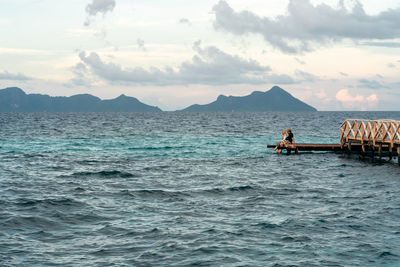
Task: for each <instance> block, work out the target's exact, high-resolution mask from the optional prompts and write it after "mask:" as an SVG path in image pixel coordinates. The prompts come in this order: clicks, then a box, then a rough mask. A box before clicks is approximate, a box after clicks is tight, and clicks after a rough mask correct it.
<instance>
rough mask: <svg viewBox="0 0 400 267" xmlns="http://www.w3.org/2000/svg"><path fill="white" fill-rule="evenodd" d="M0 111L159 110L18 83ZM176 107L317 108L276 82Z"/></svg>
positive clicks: (0, 94)
mask: <svg viewBox="0 0 400 267" xmlns="http://www.w3.org/2000/svg"><path fill="white" fill-rule="evenodd" d="M0 111H7V112H9V111H28V112H29V111H36V112H38V111H59V112H75V111H77V112H90V111H94V112H96V111H99V112H107V111H125V112H160V111H162V110H161V109H159V108H158V107H155V106H150V105H146V104H144V103H142V102H140V101H139V100H138V99H136V98H134V97H129V96H126V95H120V96H119V97H117V98H114V99H109V100H101V99H100V98H98V97H96V96H93V95H90V94H80V95H74V96H70V97H66V96H56V97H53V96H49V95H42V94H26V93H25V92H24V91H23V90H22V89H20V88H18V87H9V88H5V89H2V90H0ZM179 111H184V112H207V111H228V112H231V111H316V109H315V108H313V107H312V106H310V105H308V104H306V103H304V102H302V101H300V100H299V99H297V98H295V97H293V96H292V95H291V94H289V93H288V92H286V91H285V90H283V89H282V88H280V87H279V86H274V87H272V88H271V89H270V90H269V91H267V92H259V91H255V92H253V93H251V94H250V95H247V96H224V95H220V96H219V97H218V98H217V100H216V101H214V102H212V103H210V104H206V105H198V104H195V105H191V106H189V107H187V108H185V109H183V110H179Z"/></svg>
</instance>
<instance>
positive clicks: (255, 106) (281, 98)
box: [182, 86, 317, 112]
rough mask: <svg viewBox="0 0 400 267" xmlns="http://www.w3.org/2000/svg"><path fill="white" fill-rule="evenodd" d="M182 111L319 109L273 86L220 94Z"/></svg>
mask: <svg viewBox="0 0 400 267" xmlns="http://www.w3.org/2000/svg"><path fill="white" fill-rule="evenodd" d="M182 111H192V112H203V111H317V110H316V109H315V108H313V107H312V106H310V105H308V104H306V103H304V102H302V101H300V100H299V99H297V98H295V97H293V96H292V95H291V94H289V93H288V92H286V91H285V90H283V89H282V88H280V87H279V86H274V87H272V88H271V89H270V90H269V91H267V92H259V91H255V92H253V93H251V94H250V95H247V96H224V95H220V96H219V97H218V98H217V100H215V101H214V102H212V103H210V104H206V105H197V104H196V105H192V106H190V107H187V108H185V109H183V110H182Z"/></svg>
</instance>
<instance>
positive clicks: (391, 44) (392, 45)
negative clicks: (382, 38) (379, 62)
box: [361, 14, 400, 48]
mask: <svg viewBox="0 0 400 267" xmlns="http://www.w3.org/2000/svg"><path fill="white" fill-rule="evenodd" d="M399 15H400V14H399ZM361 44H362V45H365V46H379V47H387V48H399V47H400V43H398V42H362V43H361Z"/></svg>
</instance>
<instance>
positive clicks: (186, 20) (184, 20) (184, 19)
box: [179, 18, 192, 25]
mask: <svg viewBox="0 0 400 267" xmlns="http://www.w3.org/2000/svg"><path fill="white" fill-rule="evenodd" d="M179 23H180V24H188V25H192V23H191V22H190V20H188V19H187V18H181V19H180V20H179Z"/></svg>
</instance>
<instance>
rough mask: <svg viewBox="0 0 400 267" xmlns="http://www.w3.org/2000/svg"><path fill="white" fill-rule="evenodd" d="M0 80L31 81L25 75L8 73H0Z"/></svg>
mask: <svg viewBox="0 0 400 267" xmlns="http://www.w3.org/2000/svg"><path fill="white" fill-rule="evenodd" d="M0 80H10V81H27V80H32V78H30V77H28V76H26V75H25V74H22V73H20V72H18V73H10V72H8V71H6V70H5V71H3V72H0Z"/></svg>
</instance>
